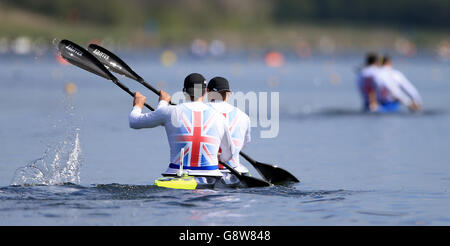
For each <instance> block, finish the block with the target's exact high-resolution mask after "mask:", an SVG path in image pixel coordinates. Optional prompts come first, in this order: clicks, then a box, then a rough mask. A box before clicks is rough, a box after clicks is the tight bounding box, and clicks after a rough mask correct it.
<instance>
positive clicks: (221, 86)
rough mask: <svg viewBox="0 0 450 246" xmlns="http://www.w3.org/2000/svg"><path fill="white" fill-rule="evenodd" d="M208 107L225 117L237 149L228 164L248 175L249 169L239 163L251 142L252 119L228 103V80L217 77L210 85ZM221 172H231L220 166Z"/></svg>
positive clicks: (229, 91)
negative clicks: (245, 148)
mask: <svg viewBox="0 0 450 246" xmlns="http://www.w3.org/2000/svg"><path fill="white" fill-rule="evenodd" d="M207 88H208V101H209V103H208V105H210V106H211V107H213V108H214V109H215V110H217V111H218V112H219V113H221V114H223V116H225V118H226V120H227V123H228V126H229V130H230V134H231V138H232V142H233V145H234V148H235V152H234V155H233V158H232V159H231V160H230V161H228V162H227V164H229V165H230V166H232V167H233V168H235V169H236V170H237V171H238V172H240V173H242V174H248V169H247V168H246V167H245V166H244V165H242V164H241V163H240V161H239V152H240V151H241V149H243V148H244V147H245V146H246V145H247V144H248V143H249V142H250V140H251V136H250V117H248V115H247V114H246V113H244V112H242V111H241V110H240V109H238V108H237V107H234V106H233V105H231V104H229V103H228V99H229V97H230V94H231V90H230V85H229V83H228V80H227V79H225V78H223V77H215V78H213V79H211V80H210V81H209V83H208V87H207ZM219 167H220V168H221V170H223V171H225V172H229V171H228V170H226V169H224V168H223V167H221V165H219Z"/></svg>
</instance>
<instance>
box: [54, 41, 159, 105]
mask: <svg viewBox="0 0 450 246" xmlns="http://www.w3.org/2000/svg"><path fill="white" fill-rule="evenodd" d="M58 50H59V52H60V53H61V56H62V57H63V58H64V59H66V60H67V61H68V62H70V63H71V64H73V65H75V66H77V67H80V68H82V69H84V70H87V71H89V72H91V73H94V74H97V75H99V76H101V77H103V78H106V79H108V80H111V81H112V82H113V83H114V84H115V85H117V86H119V87H120V88H121V89H122V90H124V91H125V92H127V93H128V94H130V96H132V97H134V93H133V92H132V91H130V89H128V87H126V86H125V85H123V84H122V83H120V81H119V80H118V79H117V78H116V77H114V75H112V74H111V72H109V71H108V69H106V68H105V66H104V65H103V64H102V63H101V62H99V61H98V60H97V58H95V57H94V56H93V55H92V54H91V53H89V52H88V51H87V50H85V49H84V48H82V47H80V46H79V45H77V44H75V43H73V42H71V41H69V40H61V41H60V42H59V44H58ZM144 105H145V107H147V108H148V109H150V110H152V111H153V110H154V109H153V108H152V107H151V106H150V105H148V104H144Z"/></svg>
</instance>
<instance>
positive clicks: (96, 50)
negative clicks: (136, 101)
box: [88, 44, 173, 105]
mask: <svg viewBox="0 0 450 246" xmlns="http://www.w3.org/2000/svg"><path fill="white" fill-rule="evenodd" d="M88 50H89V51H90V52H91V53H92V54H93V55H94V56H95V57H97V59H98V60H99V61H100V62H101V63H103V65H105V67H107V68H108V69H110V70H111V71H113V72H115V73H118V74H121V75H124V76H126V77H128V78H130V79H133V80H135V81H137V82H139V83H140V84H142V85H143V86H145V87H146V88H147V89H149V90H151V91H153V92H154V93H155V94H156V95H158V96H160V95H161V92H160V91H159V90H157V89H155V88H154V87H153V86H151V85H150V84H149V83H147V82H145V80H144V79H143V78H142V77H141V76H139V75H138V74H137V73H135V72H134V71H133V69H131V68H130V67H129V66H128V65H127V64H126V63H125V62H124V61H122V59H120V58H119V57H118V56H116V55H115V54H114V53H112V52H111V51H109V50H107V49H105V48H103V47H101V46H99V45H96V44H90V45H89V46H88ZM170 104H172V103H170ZM172 105H173V104H172Z"/></svg>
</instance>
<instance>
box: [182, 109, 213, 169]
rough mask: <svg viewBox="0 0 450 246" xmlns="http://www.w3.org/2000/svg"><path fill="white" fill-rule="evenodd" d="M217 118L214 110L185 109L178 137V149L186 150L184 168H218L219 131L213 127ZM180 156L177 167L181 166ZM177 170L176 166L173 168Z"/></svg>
mask: <svg viewBox="0 0 450 246" xmlns="http://www.w3.org/2000/svg"><path fill="white" fill-rule="evenodd" d="M216 117H217V113H216V112H215V111H214V110H213V109H208V110H203V111H193V110H191V109H189V108H187V107H183V112H182V113H181V127H179V129H178V131H179V133H178V134H177V137H176V144H177V147H179V149H180V150H181V148H184V149H185V154H184V157H183V158H184V159H183V167H185V168H186V169H192V170H211V169H217V168H218V166H217V165H218V160H217V153H218V149H219V144H220V142H219V137H218V134H217V129H215V127H212V126H213V125H214V124H213V122H214V121H215V119H216ZM180 158H182V157H181V156H178V158H177V160H176V162H175V163H176V165H179V163H180ZM173 167H174V168H176V166H173Z"/></svg>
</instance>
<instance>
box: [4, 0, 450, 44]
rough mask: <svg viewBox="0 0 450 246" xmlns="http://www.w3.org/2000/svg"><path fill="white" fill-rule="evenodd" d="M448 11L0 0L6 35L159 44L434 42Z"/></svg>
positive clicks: (443, 31) (236, 2)
mask: <svg viewBox="0 0 450 246" xmlns="http://www.w3.org/2000/svg"><path fill="white" fill-rule="evenodd" d="M449 13H450V0H427V1H423V0H376V1H365V0H298V1H292V0H214V1H213V0H150V1H145V0H58V1H56V0H39V1H37V0H0V38H1V36H2V35H3V36H9V37H14V36H18V35H29V36H32V37H33V36H34V37H36V36H40V37H44V38H52V37H60V36H63V37H66V38H72V39H75V40H78V41H81V40H83V41H85V40H89V39H92V38H98V39H102V38H105V37H108V38H111V39H119V38H122V39H124V40H127V42H130V43H134V44H146V45H147V44H154V45H161V44H180V43H183V42H184V43H189V42H191V41H192V39H194V38H197V37H201V38H206V39H207V38H209V37H214V38H218V39H222V40H225V41H226V42H227V43H229V44H231V45H232V44H237V45H238V46H241V45H246V44H254V45H261V43H263V42H266V43H268V44H269V45H270V44H277V45H278V44H280V43H292V42H297V41H298V39H299V37H300V36H301V37H302V38H304V39H307V40H309V41H310V42H312V43H314V42H316V40H318V39H321V38H322V37H323V35H327V36H328V37H331V38H332V39H334V41H336V45H338V46H339V45H340V44H342V45H343V46H345V45H347V46H352V47H353V46H355V45H358V44H364V45H366V44H368V43H371V42H372V41H374V40H375V41H376V42H379V43H380V42H384V43H391V42H392V39H393V38H394V36H397V38H398V36H402V35H403V34H404V33H407V35H409V36H408V39H409V38H410V39H412V40H413V41H415V42H417V43H418V44H419V45H421V44H424V45H427V44H430V43H432V45H434V43H436V42H437V41H436V42H435V41H434V40H443V39H446V38H447V37H448V30H449V29H450V25H449V23H450V14H449ZM372 28H379V30H378V32H374V30H372ZM380 28H381V29H380ZM386 30H387V32H385V31H386ZM392 30H394V31H392ZM374 35H378V36H374ZM386 36H389V37H392V38H391V39H388V38H386ZM431 39H434V40H431Z"/></svg>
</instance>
